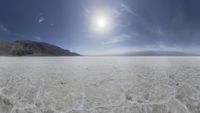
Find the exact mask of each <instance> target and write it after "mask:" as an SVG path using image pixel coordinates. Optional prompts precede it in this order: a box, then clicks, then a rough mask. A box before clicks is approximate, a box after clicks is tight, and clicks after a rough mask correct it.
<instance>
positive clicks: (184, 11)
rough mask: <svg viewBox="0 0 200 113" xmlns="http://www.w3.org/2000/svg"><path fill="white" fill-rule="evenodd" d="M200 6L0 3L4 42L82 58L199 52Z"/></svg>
mask: <svg viewBox="0 0 200 113" xmlns="http://www.w3.org/2000/svg"><path fill="white" fill-rule="evenodd" d="M199 5H200V1H199V0H109V1H108V0H17V1H14V0H1V1H0V40H7V41H14V40H33V41H42V42H47V43H51V44H55V45H57V46H60V47H62V48H66V49H69V50H71V51H75V52H79V53H81V54H105V53H123V52H130V51H137V50H166V51H169V50H171V51H188V52H200V46H199V45H200V38H199V37H200V32H199V31H200V12H199V10H200V7H199Z"/></svg>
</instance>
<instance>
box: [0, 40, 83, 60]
mask: <svg viewBox="0 0 200 113" xmlns="http://www.w3.org/2000/svg"><path fill="white" fill-rule="evenodd" d="M0 56H80V54H77V53H73V52H70V51H69V50H65V49H62V48H60V47H58V46H55V45H51V44H48V43H44V42H36V41H29V40H19V41H14V42H6V41H0Z"/></svg>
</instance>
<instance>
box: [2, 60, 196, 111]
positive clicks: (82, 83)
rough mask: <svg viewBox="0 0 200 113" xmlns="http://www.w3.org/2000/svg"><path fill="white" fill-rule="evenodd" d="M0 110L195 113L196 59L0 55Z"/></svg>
mask: <svg viewBox="0 0 200 113" xmlns="http://www.w3.org/2000/svg"><path fill="white" fill-rule="evenodd" d="M0 113H200V57H0Z"/></svg>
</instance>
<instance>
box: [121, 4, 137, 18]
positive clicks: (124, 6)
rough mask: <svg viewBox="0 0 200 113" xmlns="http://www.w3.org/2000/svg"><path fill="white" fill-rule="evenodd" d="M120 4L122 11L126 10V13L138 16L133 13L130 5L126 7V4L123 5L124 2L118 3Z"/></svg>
mask: <svg viewBox="0 0 200 113" xmlns="http://www.w3.org/2000/svg"><path fill="white" fill-rule="evenodd" d="M120 6H121V7H122V10H123V11H126V12H128V13H130V14H132V15H134V16H138V15H137V14H136V13H135V11H133V10H132V9H131V8H130V7H128V6H127V5H125V4H124V3H122V2H121V3H120Z"/></svg>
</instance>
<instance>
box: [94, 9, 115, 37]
mask: <svg viewBox="0 0 200 113" xmlns="http://www.w3.org/2000/svg"><path fill="white" fill-rule="evenodd" d="M111 27H112V20H111V16H110V15H108V14H107V13H105V12H104V13H103V12H97V13H95V15H93V18H92V27H91V28H92V29H93V30H95V32H97V33H105V32H109V31H110V30H111Z"/></svg>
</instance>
